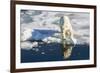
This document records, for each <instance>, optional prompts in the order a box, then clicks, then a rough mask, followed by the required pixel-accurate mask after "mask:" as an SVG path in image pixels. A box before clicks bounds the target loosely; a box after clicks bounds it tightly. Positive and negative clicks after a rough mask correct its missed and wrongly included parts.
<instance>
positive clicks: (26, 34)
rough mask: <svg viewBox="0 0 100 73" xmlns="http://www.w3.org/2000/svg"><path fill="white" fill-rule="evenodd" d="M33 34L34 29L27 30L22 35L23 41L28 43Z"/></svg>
mask: <svg viewBox="0 0 100 73" xmlns="http://www.w3.org/2000/svg"><path fill="white" fill-rule="evenodd" d="M32 32H33V30H32V29H29V28H27V29H25V30H24V31H23V32H22V33H21V34H22V35H21V41H26V40H28V39H30V38H31V37H32Z"/></svg>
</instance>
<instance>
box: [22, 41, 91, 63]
mask: <svg viewBox="0 0 100 73" xmlns="http://www.w3.org/2000/svg"><path fill="white" fill-rule="evenodd" d="M35 49H38V50H37V51H36V50H23V49H21V62H22V63H25V62H45V61H63V60H87V59H89V46H88V45H76V46H75V47H74V48H73V50H72V54H71V56H70V57H69V58H68V59H64V58H63V50H62V46H61V45H60V44H58V43H52V44H40V47H37V48H35Z"/></svg>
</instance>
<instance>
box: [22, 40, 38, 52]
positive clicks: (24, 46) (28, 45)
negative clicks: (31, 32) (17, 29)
mask: <svg viewBox="0 0 100 73" xmlns="http://www.w3.org/2000/svg"><path fill="white" fill-rule="evenodd" d="M37 46H38V42H33V43H31V42H29V41H25V42H21V48H22V49H27V50H29V49H32V48H33V47H37Z"/></svg>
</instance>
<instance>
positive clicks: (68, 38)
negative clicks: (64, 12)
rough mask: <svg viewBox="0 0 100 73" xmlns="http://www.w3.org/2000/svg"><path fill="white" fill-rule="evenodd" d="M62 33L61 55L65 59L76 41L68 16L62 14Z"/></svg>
mask: <svg viewBox="0 0 100 73" xmlns="http://www.w3.org/2000/svg"><path fill="white" fill-rule="evenodd" d="M62 34H63V48H64V53H63V55H64V59H67V58H69V57H70V55H71V52H72V48H73V46H74V44H75V43H76V39H74V33H73V28H72V25H71V23H70V20H69V18H68V16H63V26H62Z"/></svg>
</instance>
